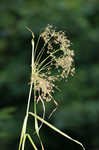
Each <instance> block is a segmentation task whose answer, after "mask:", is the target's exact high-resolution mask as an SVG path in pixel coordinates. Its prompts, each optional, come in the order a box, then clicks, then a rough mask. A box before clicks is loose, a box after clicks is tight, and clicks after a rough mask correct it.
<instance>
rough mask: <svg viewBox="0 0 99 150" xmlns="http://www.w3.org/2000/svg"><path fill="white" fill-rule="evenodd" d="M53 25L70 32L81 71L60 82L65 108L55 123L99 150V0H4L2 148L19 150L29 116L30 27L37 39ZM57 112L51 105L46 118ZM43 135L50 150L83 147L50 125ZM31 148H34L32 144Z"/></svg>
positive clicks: (0, 26)
mask: <svg viewBox="0 0 99 150" xmlns="http://www.w3.org/2000/svg"><path fill="white" fill-rule="evenodd" d="M47 24H52V25H55V26H56V27H58V28H59V29H60V30H64V31H65V32H66V33H67V36H68V38H69V39H70V40H71V41H72V47H71V49H74V50H75V67H76V74H75V76H74V77H73V78H70V79H69V80H68V82H66V83H64V82H61V83H59V88H60V89H61V92H60V93H59V92H57V91H56V94H55V98H56V99H57V100H58V104H59V107H58V110H57V111H56V112H55V114H53V116H52V118H51V119H50V120H49V122H51V123H52V124H53V125H55V126H56V127H58V128H59V129H61V130H63V131H64V132H66V133H67V134H69V135H70V136H72V137H73V138H76V139H77V140H79V141H81V142H82V143H83V144H84V145H85V147H86V149H87V150H98V149H99V132H98V130H99V0H8V1H7V0H0V150H11V149H14V150H17V149H18V143H19V136H20V131H21V127H22V122H23V118H24V115H25V110H26V104H27V97H28V92H29V84H28V83H29V79H30V61H31V33H29V32H28V31H27V30H26V28H25V26H28V27H29V28H31V29H32V30H33V32H34V33H35V35H36V37H37V36H38V35H39V32H40V30H41V29H42V28H43V27H45V26H46V25H47ZM31 107H32V105H31ZM52 109H53V104H52V103H51V104H50V103H47V104H46V112H47V113H46V116H48V114H49V113H50V112H51V110H52ZM38 111H39V112H41V111H42V108H41V106H39V107H38ZM46 119H47V117H46ZM30 122H31V123H30V127H31V128H32V126H33V121H31V120H30ZM41 136H42V140H43V143H44V145H45V149H47V150H59V149H62V150H66V149H70V150H74V149H75V150H80V149H81V148H80V146H78V145H77V144H75V143H73V142H71V141H69V140H67V139H65V138H64V137H62V136H60V135H59V134H57V133H55V132H54V131H51V130H50V129H48V128H46V126H45V125H44V126H43V127H42V129H41ZM36 142H37V141H36ZM26 149H27V150H32V147H31V146H29V143H27V148H26Z"/></svg>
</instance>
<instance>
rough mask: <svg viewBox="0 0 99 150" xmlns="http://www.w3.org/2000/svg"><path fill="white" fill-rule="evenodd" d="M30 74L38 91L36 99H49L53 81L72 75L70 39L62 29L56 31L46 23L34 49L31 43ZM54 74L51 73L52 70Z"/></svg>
mask: <svg viewBox="0 0 99 150" xmlns="http://www.w3.org/2000/svg"><path fill="white" fill-rule="evenodd" d="M40 40H42V42H43V43H44V44H43V47H42V48H41V50H38V44H39V42H40ZM32 46H33V47H32V57H33V58H32V61H33V62H32V75H31V83H35V87H34V88H35V90H36V92H37V93H38V95H39V96H38V100H40V98H42V99H43V100H46V101H51V99H52V93H53V92H54V88H55V87H56V86H55V81H56V80H59V79H62V78H68V76H69V74H71V75H73V74H74V72H75V68H74V67H73V61H74V60H73V56H74V51H73V50H70V48H69V47H70V40H68V39H67V37H66V35H65V33H64V32H63V31H57V30H56V29H54V28H53V27H52V26H51V25H48V26H47V27H46V28H45V30H44V32H42V33H41V34H40V36H39V38H38V42H37V45H36V47H35V49H34V42H33V43H32ZM38 51H39V52H38ZM53 70H55V71H54V72H55V74H54V75H52V71H53Z"/></svg>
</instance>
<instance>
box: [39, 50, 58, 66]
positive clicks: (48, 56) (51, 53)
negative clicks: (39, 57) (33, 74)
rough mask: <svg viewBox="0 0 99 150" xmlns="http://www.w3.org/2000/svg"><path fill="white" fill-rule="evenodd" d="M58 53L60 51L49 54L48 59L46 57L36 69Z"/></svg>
mask: <svg viewBox="0 0 99 150" xmlns="http://www.w3.org/2000/svg"><path fill="white" fill-rule="evenodd" d="M58 51H60V49H57V50H56V51H55V52H53V53H51V54H50V55H48V57H46V58H45V59H44V60H43V61H42V62H41V63H40V64H39V66H38V68H40V67H41V66H42V65H43V64H44V63H45V62H46V61H47V60H48V59H49V58H50V57H51V56H52V55H53V54H55V53H57V52H58Z"/></svg>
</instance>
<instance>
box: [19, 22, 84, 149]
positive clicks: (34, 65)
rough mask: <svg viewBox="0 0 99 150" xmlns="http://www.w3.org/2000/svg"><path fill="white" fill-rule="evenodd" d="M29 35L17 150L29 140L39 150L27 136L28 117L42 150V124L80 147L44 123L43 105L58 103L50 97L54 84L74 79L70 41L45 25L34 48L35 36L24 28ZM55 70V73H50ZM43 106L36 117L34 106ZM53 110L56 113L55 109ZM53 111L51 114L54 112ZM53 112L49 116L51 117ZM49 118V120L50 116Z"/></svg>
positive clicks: (62, 33) (72, 53) (60, 32)
mask: <svg viewBox="0 0 99 150" xmlns="http://www.w3.org/2000/svg"><path fill="white" fill-rule="evenodd" d="M27 29H28V30H29V31H30V32H31V33H32V61H31V78H30V92H29V97H28V104H27V111H26V115H25V119H24V122H23V128H22V132H21V137H20V144H19V150H21V148H22V150H24V147H25V141H26V138H28V139H29V141H30V142H31V144H32V146H33V148H34V149H35V150H38V148H37V146H36V145H35V143H34V141H33V139H32V138H31V136H30V134H29V133H27V122H28V117H29V115H31V116H33V117H34V119H35V120H34V126H35V133H36V134H37V136H38V139H39V141H40V144H41V148H42V150H44V146H43V144H42V141H41V138H40V134H39V130H40V128H41V126H42V124H43V123H44V124H46V125H47V126H48V127H50V128H52V129H53V130H55V131H56V132H58V133H60V134H61V135H63V136H65V137H66V138H68V139H70V140H72V141H74V142H76V143H78V144H79V145H81V146H82V148H83V149H84V147H83V145H82V144H81V143H80V142H78V141H77V140H74V139H72V138H71V137H69V136H68V135H67V134H65V133H63V132H62V131H60V130H59V129H57V128H56V127H54V126H53V125H51V124H50V123H48V122H47V121H45V120H44V117H45V104H44V103H45V102H49V101H53V104H55V106H56V107H57V105H58V104H57V102H56V100H55V99H54V98H53V93H54V90H55V88H57V89H58V87H57V86H56V85H55V81H57V80H58V81H59V80H62V79H66V80H67V78H68V76H69V75H72V76H73V75H74V73H75V68H74V66H73V62H74V59H73V57H74V51H73V50H70V45H71V43H70V40H68V39H67V37H66V35H65V33H64V32H63V31H57V30H56V28H53V27H52V26H51V25H47V27H46V28H45V30H44V31H43V32H42V33H41V34H40V35H39V38H38V41H37V43H36V45H35V42H34V33H33V32H32V31H31V29H29V28H27ZM40 41H42V43H43V46H42V47H41V49H39V43H40ZM53 70H54V72H53ZM32 92H33V93H34V110H33V112H30V100H31V93H32ZM39 101H40V102H41V103H42V106H43V110H44V111H43V117H42V118H41V117H39V116H38V115H37V110H36V107H37V103H38V102H39ZM55 110H56V109H55ZM55 110H53V112H54V111H55ZM53 112H52V113H53ZM52 113H51V114H50V116H51V115H52ZM38 120H40V121H41V125H40V126H39V125H38Z"/></svg>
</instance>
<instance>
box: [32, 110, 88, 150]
mask: <svg viewBox="0 0 99 150" xmlns="http://www.w3.org/2000/svg"><path fill="white" fill-rule="evenodd" d="M29 114H30V115H32V116H33V117H35V118H37V119H38V120H40V121H41V122H43V123H44V124H46V125H47V126H48V127H50V128H51V129H53V130H54V131H56V132H58V133H59V134H61V135H63V136H64V137H66V138H68V139H69V140H71V141H73V142H75V143H77V144H79V145H80V146H81V147H82V148H83V150H85V148H84V146H83V144H82V143H81V142H79V141H77V140H75V139H73V138H71V137H70V136H69V135H67V134H66V133H64V132H62V131H61V130H59V129H57V128H56V127H54V126H53V125H51V124H50V123H48V122H47V121H45V120H44V119H42V118H41V117H39V116H37V115H35V114H34V113H32V112H29Z"/></svg>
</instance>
